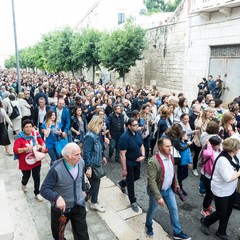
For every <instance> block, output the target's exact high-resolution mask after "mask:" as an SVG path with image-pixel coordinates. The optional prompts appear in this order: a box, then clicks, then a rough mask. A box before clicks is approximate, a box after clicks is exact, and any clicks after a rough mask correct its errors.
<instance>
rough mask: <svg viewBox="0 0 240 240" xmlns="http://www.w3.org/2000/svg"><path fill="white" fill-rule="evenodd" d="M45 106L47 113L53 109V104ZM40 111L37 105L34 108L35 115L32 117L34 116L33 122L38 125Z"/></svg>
mask: <svg viewBox="0 0 240 240" xmlns="http://www.w3.org/2000/svg"><path fill="white" fill-rule="evenodd" d="M45 107H46V113H47V111H48V110H50V109H51V106H49V105H46V106H45ZM38 113H39V106H37V107H35V108H34V109H33V117H32V118H33V123H34V125H35V126H36V127H38V124H39V117H38ZM45 117H46V116H45ZM45 117H44V120H45Z"/></svg>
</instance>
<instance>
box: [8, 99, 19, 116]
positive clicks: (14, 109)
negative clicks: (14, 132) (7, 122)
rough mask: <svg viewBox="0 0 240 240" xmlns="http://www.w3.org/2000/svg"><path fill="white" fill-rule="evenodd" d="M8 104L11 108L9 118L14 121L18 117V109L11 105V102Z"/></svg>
mask: <svg viewBox="0 0 240 240" xmlns="http://www.w3.org/2000/svg"><path fill="white" fill-rule="evenodd" d="M10 104H11V106H12V110H13V111H12V113H11V115H10V116H9V118H10V119H15V118H16V117H18V116H19V115H20V112H19V110H18V107H17V106H14V107H13V105H12V103H11V101H10Z"/></svg>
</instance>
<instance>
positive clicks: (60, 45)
mask: <svg viewBox="0 0 240 240" xmlns="http://www.w3.org/2000/svg"><path fill="white" fill-rule="evenodd" d="M73 38H74V32H73V30H72V29H71V28H70V27H65V28H64V29H63V30H57V31H53V32H51V33H50V34H47V35H44V36H43V37H42V47H43V56H44V66H45V69H46V70H49V71H53V72H60V71H74V70H75V69H73V67H74V65H73V64H72V52H71V43H72V40H73Z"/></svg>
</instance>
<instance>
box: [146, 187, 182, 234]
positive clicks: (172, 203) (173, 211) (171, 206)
mask: <svg viewBox="0 0 240 240" xmlns="http://www.w3.org/2000/svg"><path fill="white" fill-rule="evenodd" d="M147 193H148V196H149V206H148V211H147V217H146V226H151V225H152V224H153V217H154V215H155V213H156V211H157V207H158V203H157V201H156V199H155V197H154V196H153V193H152V192H151V191H150V190H149V188H147ZM160 193H161V195H162V198H163V200H164V202H165V203H166V205H167V208H168V210H169V213H170V220H171V224H172V227H173V233H176V234H178V233H180V232H181V227H180V223H179V217H178V208H177V203H176V199H175V196H174V193H173V191H172V188H171V187H170V188H168V189H167V190H161V191H160Z"/></svg>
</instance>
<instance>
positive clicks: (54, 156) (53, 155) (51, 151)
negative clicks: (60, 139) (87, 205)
mask: <svg viewBox="0 0 240 240" xmlns="http://www.w3.org/2000/svg"><path fill="white" fill-rule="evenodd" d="M48 154H49V156H50V158H51V163H50V166H52V165H53V162H54V161H56V160H58V156H57V153H56V150H55V148H48Z"/></svg>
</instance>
